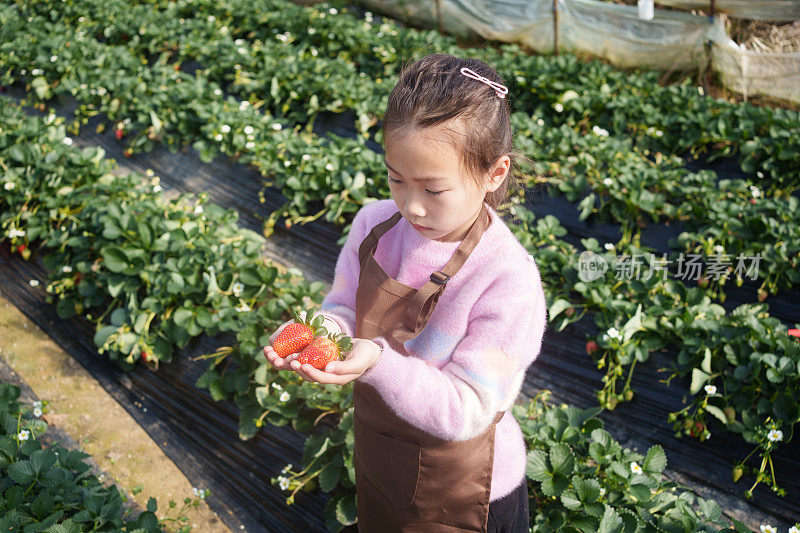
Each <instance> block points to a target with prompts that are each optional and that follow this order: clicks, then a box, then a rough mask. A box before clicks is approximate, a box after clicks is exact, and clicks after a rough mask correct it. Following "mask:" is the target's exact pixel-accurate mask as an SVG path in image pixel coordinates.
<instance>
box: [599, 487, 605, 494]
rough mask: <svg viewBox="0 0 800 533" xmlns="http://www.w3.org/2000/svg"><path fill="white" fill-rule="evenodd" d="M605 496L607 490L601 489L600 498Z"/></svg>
mask: <svg viewBox="0 0 800 533" xmlns="http://www.w3.org/2000/svg"><path fill="white" fill-rule="evenodd" d="M605 495H606V488H605V487H600V496H605Z"/></svg>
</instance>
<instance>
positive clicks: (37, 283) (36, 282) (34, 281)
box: [28, 279, 39, 287]
mask: <svg viewBox="0 0 800 533" xmlns="http://www.w3.org/2000/svg"><path fill="white" fill-rule="evenodd" d="M28 283H29V284H30V286H31V287H38V286H39V280H38V279H32V280H30V281H29V282H28Z"/></svg>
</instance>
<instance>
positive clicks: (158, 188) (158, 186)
mask: <svg viewBox="0 0 800 533" xmlns="http://www.w3.org/2000/svg"><path fill="white" fill-rule="evenodd" d="M153 192H161V185H154V186H153Z"/></svg>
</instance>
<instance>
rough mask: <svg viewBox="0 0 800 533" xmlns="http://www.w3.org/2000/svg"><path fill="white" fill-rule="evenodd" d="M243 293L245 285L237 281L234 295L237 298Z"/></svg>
mask: <svg viewBox="0 0 800 533" xmlns="http://www.w3.org/2000/svg"><path fill="white" fill-rule="evenodd" d="M242 291H244V283H242V282H241V281H237V282H236V283H234V284H233V295H234V296H236V297H237V298H238V297H239V296H241V295H242Z"/></svg>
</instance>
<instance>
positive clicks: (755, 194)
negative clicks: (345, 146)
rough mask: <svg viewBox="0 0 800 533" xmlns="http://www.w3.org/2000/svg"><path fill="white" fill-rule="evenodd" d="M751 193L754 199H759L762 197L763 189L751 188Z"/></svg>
mask: <svg viewBox="0 0 800 533" xmlns="http://www.w3.org/2000/svg"><path fill="white" fill-rule="evenodd" d="M750 192H751V193H752V195H753V198H758V197H759V196H761V189H759V188H758V187H755V186H750Z"/></svg>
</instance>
